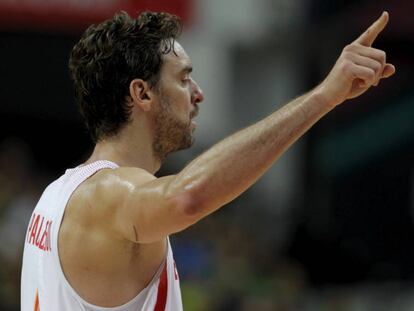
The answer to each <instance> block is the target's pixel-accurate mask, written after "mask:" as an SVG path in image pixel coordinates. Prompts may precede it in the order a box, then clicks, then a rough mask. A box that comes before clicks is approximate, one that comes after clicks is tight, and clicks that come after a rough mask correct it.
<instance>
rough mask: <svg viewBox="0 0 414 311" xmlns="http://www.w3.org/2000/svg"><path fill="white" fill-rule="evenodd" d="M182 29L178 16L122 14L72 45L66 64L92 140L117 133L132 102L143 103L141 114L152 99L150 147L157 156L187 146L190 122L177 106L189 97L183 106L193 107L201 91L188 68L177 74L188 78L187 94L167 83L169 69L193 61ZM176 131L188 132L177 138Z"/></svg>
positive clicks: (169, 81)
mask: <svg viewBox="0 0 414 311" xmlns="http://www.w3.org/2000/svg"><path fill="white" fill-rule="evenodd" d="M180 32H181V23H180V21H179V19H178V18H177V17H176V16H173V15H170V14H168V13H152V12H144V13H142V14H140V15H139V16H138V18H136V19H132V18H131V17H129V16H128V15H127V14H126V13H120V14H117V15H115V16H114V17H113V18H112V19H109V20H106V21H104V22H103V23H101V24H99V25H92V26H91V27H89V28H88V29H87V30H86V31H85V33H84V34H83V36H82V37H81V39H80V41H79V42H78V43H77V44H76V45H75V47H74V48H73V50H72V53H71V56H70V60H69V69H70V72H71V75H72V79H73V81H74V86H75V93H76V96H77V100H78V102H79V105H80V110H81V113H82V116H83V117H84V119H85V122H86V125H87V127H88V129H89V131H90V134H91V136H92V139H93V140H94V141H95V142H99V141H101V140H102V139H105V138H107V137H110V136H114V135H116V134H118V133H119V132H120V131H121V130H122V129H123V128H124V126H126V125H127V124H128V123H129V122H130V121H131V118H132V116H131V114H132V110H133V108H134V105H135V104H138V105H140V104H142V105H141V108H142V110H143V112H144V113H145V112H147V111H146V107H147V106H145V105H147V104H148V101H150V104H151V105H150V107H149V110H151V114H152V115H153V118H154V130H155V132H154V136H155V137H154V150H155V151H156V153H162V154H157V155H158V156H160V157H164V156H165V155H166V153H169V152H172V151H175V150H178V149H183V148H186V147H189V145H191V141H192V139H191V131H192V129H191V127H192V126H191V121H188V120H184V119H185V118H184V117H183V116H184V114H185V113H184V112H183V111H181V112H180V111H179V110H180V109H182V110H183V109H184V108H183V106H185V103H184V104H183V103H181V101H182V100H187V101H188V103H189V105H188V106H193V107H192V108H189V107H186V109H187V110H188V109H189V110H191V111H194V109H196V108H195V107H196V106H197V105H196V104H197V103H198V102H200V101H201V100H202V94H201V90H200V89H199V88H198V86H197V85H196V84H195V82H194V81H193V80H192V79H191V78H190V77H189V72H186V74H185V75H182V76H181V77H182V78H183V79H184V78H185V79H187V81H188V85H187V86H185V87H184V89H185V92H184V93H186V95H184V93H183V92H181V93H180V92H178V91H179V90H177V88H175V89H174V88H172V87H171V85H168V84H169V83H171V82H172V80H171V71H174V69H177V68H176V67H177V66H179V64H181V65H184V63H185V66H187V67H189V66H191V64H190V61H189V58H188V56H187V54H186V53H185V52H184V50H183V49H182V47H181V46H180V45H179V44H178V43H177V42H176V41H175V39H176V38H177V37H178V36H179V35H180ZM187 69H189V68H187ZM164 76H165V77H164ZM184 76H185V77H184ZM180 81H181V80H180ZM180 96H181V97H180ZM156 110H157V111H156ZM155 111H156V112H157V113H154V112H155ZM187 114H188V112H187ZM184 127H185V129H184ZM188 127H190V128H188ZM180 129H181V130H180ZM180 131H184V132H186V133H181V134H180V135H181V137H178V136H180V135H179V133H178V132H180ZM188 136H189V137H188ZM177 144H178V145H177Z"/></svg>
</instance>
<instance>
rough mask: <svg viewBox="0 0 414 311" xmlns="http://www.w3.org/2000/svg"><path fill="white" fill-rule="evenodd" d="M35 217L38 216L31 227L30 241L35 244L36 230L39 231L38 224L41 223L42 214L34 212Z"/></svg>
mask: <svg viewBox="0 0 414 311" xmlns="http://www.w3.org/2000/svg"><path fill="white" fill-rule="evenodd" d="M33 217H36V218H35V220H34V223H33V226H32V228H31V232H30V238H29V243H30V244H33V245H34V244H35V242H36V232H37V226H38V225H39V219H40V215H36V214H33Z"/></svg>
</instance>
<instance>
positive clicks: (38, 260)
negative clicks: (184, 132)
mask: <svg viewBox="0 0 414 311" xmlns="http://www.w3.org/2000/svg"><path fill="white" fill-rule="evenodd" d="M117 167H118V166H117V165H116V164H115V163H112V162H109V161H97V162H94V163H91V164H88V165H85V166H80V167H77V168H74V169H69V170H67V171H66V172H65V174H64V175H63V176H61V177H60V178H59V179H57V180H56V181H54V182H53V183H52V184H50V185H49V186H48V187H47V188H46V190H45V191H44V192H43V194H42V197H41V198H40V200H39V202H38V203H37V205H36V208H35V209H34V211H33V214H32V217H31V219H30V222H29V226H28V230H27V233H26V239H25V245H24V254H23V267H22V282H21V310H22V311H33V310H35V311H38V310H41V311H58V310H59V311H76V310H85V311H92V310H93V311H100V310H102V311H103V310H105V311H109V310H113V311H129V310H134V311H137V310H145V311H164V310H165V311H181V310H182V303H181V292H180V283H179V279H178V274H177V270H176V267H175V262H174V258H173V253H172V249H171V245H170V242H169V240H168V250H167V254H166V258H165V261H164V263H163V264H162V265H161V266H160V268H159V269H158V272H157V273H156V274H155V275H154V278H153V279H152V281H151V282H150V283H149V284H148V286H147V287H146V288H145V289H143V290H142V291H141V292H140V293H139V294H138V295H137V296H136V297H135V298H133V299H132V300H130V301H129V302H127V303H126V304H124V305H122V306H118V307H114V308H104V307H99V306H96V305H92V304H90V303H88V302H86V301H85V300H84V299H82V298H81V297H80V296H79V295H78V294H77V293H76V291H75V290H74V289H73V288H72V287H71V285H70V284H69V282H68V281H67V279H66V277H65V275H64V273H63V270H62V267H61V265H60V260H59V254H58V232H59V227H60V224H61V222H62V218H63V213H64V211H65V207H66V205H67V202H68V200H69V198H70V197H71V195H72V193H73V192H74V191H75V189H76V188H77V187H78V186H79V185H80V184H81V183H82V182H83V181H85V180H86V179H87V178H88V177H90V176H92V175H93V174H94V173H96V172H97V171H99V170H101V169H104V168H112V169H115V168H117Z"/></svg>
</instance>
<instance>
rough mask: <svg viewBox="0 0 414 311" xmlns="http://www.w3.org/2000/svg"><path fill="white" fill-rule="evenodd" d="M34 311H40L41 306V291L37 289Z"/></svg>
mask: <svg viewBox="0 0 414 311" xmlns="http://www.w3.org/2000/svg"><path fill="white" fill-rule="evenodd" d="M33 310H34V311H40V306H39V292H38V291H36V299H35V303H34V308H33Z"/></svg>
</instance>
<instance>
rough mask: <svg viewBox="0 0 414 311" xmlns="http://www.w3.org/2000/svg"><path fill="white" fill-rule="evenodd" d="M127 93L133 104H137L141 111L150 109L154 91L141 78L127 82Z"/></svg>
mask: <svg viewBox="0 0 414 311" xmlns="http://www.w3.org/2000/svg"><path fill="white" fill-rule="evenodd" d="M129 95H130V96H131V99H132V101H133V102H134V104H136V105H138V107H140V108H141V109H142V110H143V111H149V110H151V106H152V101H153V97H154V93H153V91H152V90H151V88H150V86H149V85H148V82H146V81H144V80H142V79H134V80H132V81H131V83H130V84H129Z"/></svg>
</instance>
